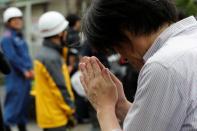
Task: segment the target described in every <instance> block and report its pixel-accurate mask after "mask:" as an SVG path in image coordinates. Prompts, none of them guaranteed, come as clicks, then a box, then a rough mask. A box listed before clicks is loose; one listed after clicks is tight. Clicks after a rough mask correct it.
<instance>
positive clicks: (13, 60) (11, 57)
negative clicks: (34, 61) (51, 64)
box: [1, 38, 29, 73]
mask: <svg viewBox="0 0 197 131" xmlns="http://www.w3.org/2000/svg"><path fill="white" fill-rule="evenodd" d="M1 48H2V50H3V53H4V54H5V56H6V58H7V59H8V61H9V62H10V64H11V66H12V67H13V68H15V69H17V70H18V71H19V72H22V73H24V72H25V71H27V70H29V69H27V68H26V66H25V65H26V64H25V61H24V60H23V59H22V58H21V57H19V56H18V55H17V53H16V51H15V48H14V45H13V43H12V39H11V38H4V39H3V40H2V42H1Z"/></svg>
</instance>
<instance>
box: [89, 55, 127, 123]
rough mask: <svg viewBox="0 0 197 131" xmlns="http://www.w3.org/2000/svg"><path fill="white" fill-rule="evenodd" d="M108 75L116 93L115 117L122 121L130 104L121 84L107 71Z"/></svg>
mask: <svg viewBox="0 0 197 131" xmlns="http://www.w3.org/2000/svg"><path fill="white" fill-rule="evenodd" d="M93 58H94V59H96V61H97V63H98V65H99V67H100V69H101V70H103V69H104V68H105V66H104V65H103V64H102V63H101V62H100V61H99V60H98V59H97V58H96V57H93ZM108 71H109V70H108ZM109 73H110V77H111V79H112V81H113V82H114V83H115V85H116V88H117V91H118V101H117V103H116V110H115V111H116V115H117V117H118V118H119V120H121V121H123V120H124V118H125V116H126V114H127V112H128V109H129V108H130V106H131V103H130V102H129V101H128V100H127V98H126V96H125V94H124V89H123V85H122V82H121V81H120V80H119V79H118V78H117V77H116V76H115V75H114V74H113V73H111V72H110V71H109Z"/></svg>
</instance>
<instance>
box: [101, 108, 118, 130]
mask: <svg viewBox="0 0 197 131" xmlns="http://www.w3.org/2000/svg"><path fill="white" fill-rule="evenodd" d="M97 118H98V121H99V124H100V126H101V129H102V131H112V130H114V129H121V128H120V125H119V122H118V119H117V117H116V113H115V106H105V107H102V108H100V109H98V110H97Z"/></svg>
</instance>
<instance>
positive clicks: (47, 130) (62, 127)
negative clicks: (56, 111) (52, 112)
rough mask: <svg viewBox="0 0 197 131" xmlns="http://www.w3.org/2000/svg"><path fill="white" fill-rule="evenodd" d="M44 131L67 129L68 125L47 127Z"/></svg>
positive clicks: (64, 130) (63, 130)
mask: <svg viewBox="0 0 197 131" xmlns="http://www.w3.org/2000/svg"><path fill="white" fill-rule="evenodd" d="M43 131H66V126H61V127H56V128H45V129H44V130H43Z"/></svg>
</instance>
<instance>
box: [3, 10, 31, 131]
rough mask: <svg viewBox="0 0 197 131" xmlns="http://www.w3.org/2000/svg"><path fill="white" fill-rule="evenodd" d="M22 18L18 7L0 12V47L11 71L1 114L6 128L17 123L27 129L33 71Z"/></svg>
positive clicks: (20, 130)
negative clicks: (1, 30) (2, 30)
mask: <svg viewBox="0 0 197 131" xmlns="http://www.w3.org/2000/svg"><path fill="white" fill-rule="evenodd" d="M22 17H23V13H22V12H21V10H19V9H18V8H15V7H10V8H8V9H6V10H5V12H4V14H3V20H4V23H5V26H6V31H5V33H4V35H3V38H2V41H1V48H2V50H3V52H4V54H5V56H6V57H7V59H8V62H9V63H10V66H11V73H10V74H9V75H7V76H6V80H5V82H6V97H5V103H4V113H3V116H4V124H5V127H6V131H10V126H11V125H17V126H18V128H19V131H26V123H27V117H26V113H27V104H28V100H29V91H30V82H31V81H30V79H32V78H33V71H32V61H31V59H30V56H29V51H28V46H27V43H26V41H25V39H24V37H23V34H22V28H23V20H22Z"/></svg>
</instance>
